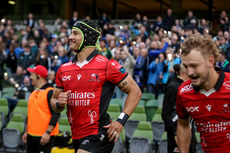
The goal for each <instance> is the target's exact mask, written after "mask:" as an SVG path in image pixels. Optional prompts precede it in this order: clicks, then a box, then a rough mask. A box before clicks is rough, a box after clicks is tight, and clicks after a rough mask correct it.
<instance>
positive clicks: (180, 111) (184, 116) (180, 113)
mask: <svg viewBox="0 0 230 153" xmlns="http://www.w3.org/2000/svg"><path fill="white" fill-rule="evenodd" d="M179 89H180V88H179ZM179 93H180V90H178V91H177V100H176V112H177V114H178V116H179V118H181V119H187V118H188V117H189V116H190V115H189V113H188V112H187V110H186V109H185V108H184V105H183V103H182V102H183V101H182V99H181V95H180V94H179Z"/></svg>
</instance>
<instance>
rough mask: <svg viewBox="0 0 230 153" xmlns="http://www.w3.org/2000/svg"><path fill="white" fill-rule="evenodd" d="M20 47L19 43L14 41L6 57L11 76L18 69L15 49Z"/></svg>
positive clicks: (8, 71)
mask: <svg viewBox="0 0 230 153" xmlns="http://www.w3.org/2000/svg"><path fill="white" fill-rule="evenodd" d="M17 47H18V44H16V43H12V44H11V45H10V48H9V53H8V54H7V58H6V69H7V73H8V74H9V75H10V76H11V74H12V73H15V72H16V69H17V57H16V54H15V49H16V48H17Z"/></svg>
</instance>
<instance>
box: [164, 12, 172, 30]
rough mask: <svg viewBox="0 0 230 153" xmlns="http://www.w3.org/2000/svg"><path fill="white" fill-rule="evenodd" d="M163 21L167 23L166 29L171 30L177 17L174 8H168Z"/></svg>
mask: <svg viewBox="0 0 230 153" xmlns="http://www.w3.org/2000/svg"><path fill="white" fill-rule="evenodd" d="M163 23H164V25H165V30H167V31H170V30H171V28H172V26H173V25H174V23H175V17H174V16H173V15H172V9H168V10H167V14H166V16H164V18H163Z"/></svg>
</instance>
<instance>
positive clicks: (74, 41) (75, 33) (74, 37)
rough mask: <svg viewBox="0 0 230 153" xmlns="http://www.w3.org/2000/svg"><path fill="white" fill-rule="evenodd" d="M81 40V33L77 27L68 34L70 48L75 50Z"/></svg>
mask: <svg viewBox="0 0 230 153" xmlns="http://www.w3.org/2000/svg"><path fill="white" fill-rule="evenodd" d="M81 41H82V34H81V32H80V31H79V30H77V29H72V33H71V35H70V36H69V47H70V50H72V51H75V50H77V49H78V48H79V46H80V45H81Z"/></svg>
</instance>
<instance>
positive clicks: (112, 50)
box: [108, 40, 116, 57]
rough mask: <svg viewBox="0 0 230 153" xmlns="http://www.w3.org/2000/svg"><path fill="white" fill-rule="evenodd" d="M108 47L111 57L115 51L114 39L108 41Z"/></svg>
mask: <svg viewBox="0 0 230 153" xmlns="http://www.w3.org/2000/svg"><path fill="white" fill-rule="evenodd" d="M108 49H109V50H110V52H111V54H112V57H115V51H116V41H115V40H111V41H110V42H109V47H108Z"/></svg>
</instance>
